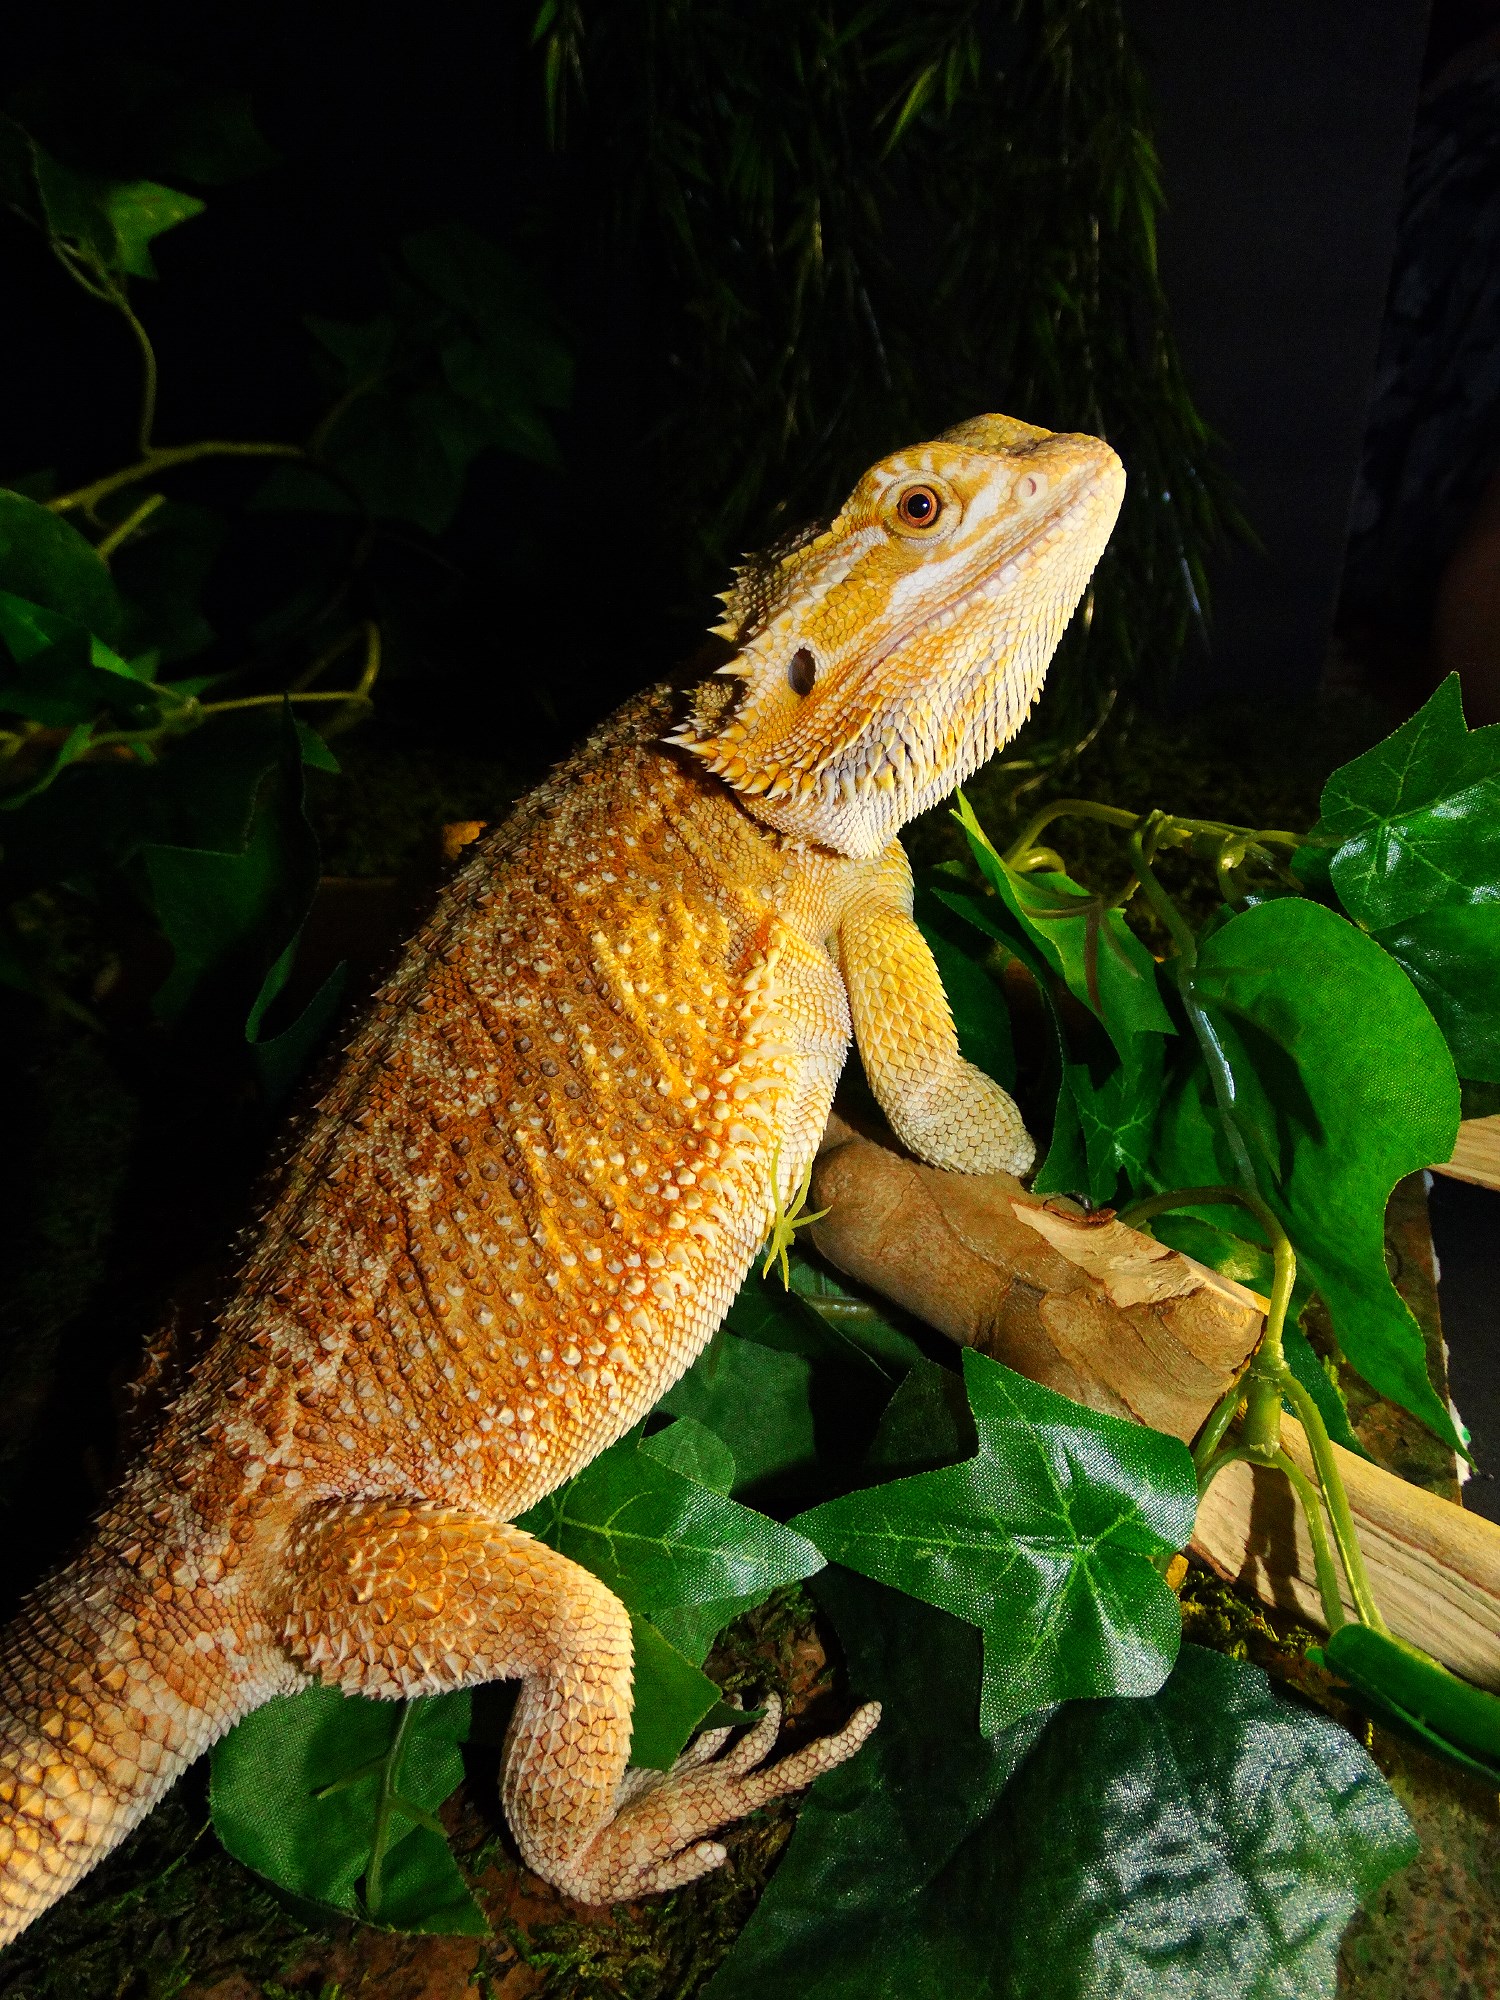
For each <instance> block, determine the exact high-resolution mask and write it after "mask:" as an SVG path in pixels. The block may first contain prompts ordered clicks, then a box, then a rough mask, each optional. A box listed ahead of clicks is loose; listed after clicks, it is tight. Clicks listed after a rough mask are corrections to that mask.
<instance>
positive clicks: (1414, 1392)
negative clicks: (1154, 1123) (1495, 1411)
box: [1152, 896, 1459, 1442]
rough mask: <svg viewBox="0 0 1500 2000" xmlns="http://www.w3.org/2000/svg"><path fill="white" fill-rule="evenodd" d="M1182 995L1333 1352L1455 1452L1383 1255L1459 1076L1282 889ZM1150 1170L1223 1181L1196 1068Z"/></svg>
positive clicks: (1358, 937) (1446, 1147)
mask: <svg viewBox="0 0 1500 2000" xmlns="http://www.w3.org/2000/svg"><path fill="white" fill-rule="evenodd" d="M1191 991H1192V995H1193V997H1194V999H1195V1000H1196V1002H1197V1004H1198V1005H1200V1006H1201V1007H1202V1008H1203V1010H1204V1014H1205V1018H1206V1020H1207V1023H1208V1032H1209V1034H1210V1036H1211V1037H1212V1042H1213V1046H1214V1048H1215V1050H1216V1052H1217V1053H1216V1057H1215V1059H1216V1060H1217V1061H1221V1062H1222V1063H1223V1064H1224V1066H1225V1071H1226V1074H1227V1077H1228V1079H1229V1084H1228V1086H1227V1087H1229V1088H1232V1091H1233V1098H1234V1112H1233V1116H1234V1120H1235V1124H1236V1127H1237V1129H1238V1131H1239V1133H1240V1135H1241V1138H1242V1140H1243V1142H1244V1145H1245V1147H1246V1149H1247V1151H1248V1153H1249V1156H1250V1159H1251V1162H1252V1164H1253V1166H1254V1169H1255V1172H1256V1175H1257V1178H1258V1181H1259V1183H1260V1189H1261V1193H1262V1194H1263V1195H1264V1197H1265V1198H1266V1200H1267V1201H1269V1202H1270V1203H1271V1205H1272V1207H1273V1208H1275V1209H1276V1211H1277V1213H1278V1214H1279V1216H1280V1217H1281V1220H1282V1222H1283V1224H1284V1226H1285V1227H1286V1229H1287V1231H1288V1233H1289V1234H1290V1236H1291V1238H1292V1241H1293V1243H1294V1244H1295V1245H1296V1246H1297V1252H1298V1258H1299V1264H1300V1267H1301V1269H1302V1273H1303V1275H1304V1276H1305V1277H1306V1278H1307V1279H1309V1280H1310V1281H1311V1282H1312V1283H1313V1284H1314V1285H1316V1286H1317V1288H1318V1290H1319V1291H1320V1292H1321V1293H1322V1295H1323V1298H1324V1300H1325V1301H1326V1303H1327V1305H1328V1309H1329V1312H1330V1313H1331V1314H1332V1316H1333V1323H1334V1330H1335V1332H1336V1334H1337V1335H1338V1340H1339V1345H1340V1346H1341V1347H1342V1349H1343V1350H1344V1352H1345V1353H1346V1354H1347V1355H1348V1357H1349V1359H1350V1361H1351V1362H1352V1363H1353V1364H1354V1366H1355V1367H1356V1368H1357V1369H1358V1370H1359V1372H1360V1373H1361V1374H1362V1375H1363V1376H1364V1377H1365V1379H1366V1381H1368V1382H1369V1383H1371V1384H1372V1385H1373V1386H1374V1387H1375V1388H1376V1389H1378V1390H1379V1391H1380V1393H1381V1394H1382V1395H1384V1396H1388V1397H1390V1398H1391V1400H1392V1401H1393V1402H1397V1403H1400V1404H1401V1405H1402V1406H1403V1408H1405V1409H1408V1410H1411V1411H1412V1412H1413V1413H1414V1414H1415V1415H1416V1416H1419V1417H1420V1418H1421V1419H1422V1420H1423V1422H1424V1423H1426V1424H1428V1425H1429V1426H1430V1427H1431V1428H1432V1429H1433V1430H1434V1431H1435V1432H1436V1433H1437V1435H1438V1436H1440V1437H1442V1438H1444V1439H1447V1440H1450V1441H1454V1442H1456V1434H1455V1432H1454V1429H1453V1423H1452V1419H1451V1417H1450V1415H1449V1413H1448V1411H1447V1408H1446V1407H1445V1405H1444V1404H1443V1403H1442V1402H1441V1401H1440V1399H1439V1398H1438V1396H1437V1395H1436V1393H1435V1392H1434V1390H1433V1388H1432V1386H1431V1384H1430V1383H1429V1382H1428V1379H1427V1369H1426V1361H1425V1354H1424V1348H1423V1343H1422V1335H1421V1330H1420V1329H1419V1327H1418V1326H1417V1323H1416V1321H1415V1320H1414V1319H1413V1318H1412V1315H1411V1312H1410V1310H1409V1309H1408V1308H1407V1306H1406V1305H1405V1303H1404V1302H1403V1300H1402V1299H1401V1297H1400V1294H1399V1293H1398V1292H1397V1291H1396V1288H1395V1286H1394V1285H1393V1284H1392V1283H1391V1280H1390V1276H1389V1273H1388V1272H1387V1270H1386V1262H1385V1233H1384V1219H1385V1208H1386V1202H1387V1200H1388V1199H1389V1196H1390V1192H1391V1189H1392V1188H1393V1187H1394V1186H1395V1185H1396V1182H1397V1181H1398V1180H1400V1179H1401V1178H1402V1177H1403V1176H1404V1175H1406V1174H1409V1173H1412V1172H1414V1171H1415V1170H1416V1169H1418V1168H1420V1167H1427V1166H1430V1165H1431V1164H1432V1163H1433V1161H1435V1160H1446V1159H1447V1158H1448V1157H1449V1155H1450V1154H1451V1153H1452V1151H1453V1144H1454V1140H1455V1137H1456V1135H1457V1131H1458V1112H1459V1093H1458V1081H1457V1078H1456V1077H1455V1075H1454V1071H1453V1063H1452V1060H1451V1058H1450V1056H1449V1054H1448V1050H1447V1046H1446V1044H1445V1043H1444V1041H1443V1037H1442V1034H1441V1032H1440V1031H1439V1029H1438V1027H1437V1025H1436V1023H1435V1022H1434V1021H1433V1018H1432V1016H1431V1014H1430V1013H1429V1012H1428V1011H1427V1009H1426V1007H1425V1006H1424V1005H1423V1004H1422V1002H1421V1000H1420V999H1419V998H1418V997H1417V995H1416V993H1415V992H1414V991H1413V989H1412V986H1411V982H1410V981H1409V980H1408V979H1407V978H1406V976H1405V975H1404V974H1403V973H1402V971H1401V970H1400V968H1399V967H1398V966H1396V965H1394V964H1393V963H1392V961H1391V960H1390V959H1389V958H1388V957H1387V956H1386V954H1385V953H1384V952H1383V951H1381V949H1380V948H1379V946H1378V945H1376V944H1375V943H1373V942H1372V941H1371V939H1369V938H1368V937H1366V936H1365V935H1364V934H1363V933H1362V932H1360V931H1359V930H1357V929H1356V928H1355V927H1354V925H1352V924H1350V923H1347V922H1346V921H1345V920H1344V919H1343V918H1342V917H1339V916H1336V915H1335V914H1334V913H1333V911H1331V910H1326V909H1324V908H1323V907H1322V906H1321V905H1320V904H1317V903H1312V902H1307V901H1304V900H1303V899H1302V898H1300V897H1292V896H1288V897H1283V898H1280V899H1279V900H1277V901H1275V902H1269V903H1262V904H1260V905H1259V906H1258V907H1256V908H1254V909H1251V910H1246V911H1245V912H1243V913H1242V914H1241V915H1239V916H1236V917H1234V918H1232V919H1231V920H1230V921H1229V922H1228V923H1227V924H1225V925H1224V926H1223V927H1222V928H1221V929H1219V930H1217V931H1215V932H1214V933H1213V935H1212V936H1211V937H1210V938H1208V939H1207V941H1206V942H1205V943H1204V944H1203V945H1202V947H1201V948H1200V951H1199V954H1198V963H1197V968H1196V971H1195V973H1194V975H1193V979H1192V985H1191ZM1152 1173H1153V1175H1154V1177H1155V1181H1156V1184H1157V1185H1158V1186H1160V1187H1181V1186H1192V1185H1200V1184H1202V1183H1205V1182H1211V1181H1219V1182H1230V1183H1233V1182H1235V1181H1236V1180H1237V1179H1238V1175H1237V1173H1236V1171H1235V1168H1234V1162H1233V1158H1232V1156H1231V1155H1230V1154H1229V1152H1228V1151H1227V1149H1226V1145H1225V1140H1224V1136H1223V1125H1222V1118H1221V1114H1220V1111H1219V1108H1218V1105H1217V1103H1216V1101H1215V1099H1214V1097H1213V1094H1212V1092H1211V1090H1210V1087H1209V1082H1208V1076H1207V1072H1206V1070H1205V1069H1204V1068H1203V1066H1202V1064H1201V1062H1198V1061H1196V1060H1194V1061H1192V1062H1191V1063H1189V1064H1185V1065H1184V1066H1183V1067H1182V1068H1180V1069H1179V1073H1178V1076H1177V1079H1176V1082H1175V1085H1174V1086H1173V1087H1172V1088H1171V1089H1170V1090H1169V1093H1168V1097H1167V1101H1166V1103H1165V1104H1164V1106H1163V1112H1162V1119H1161V1123H1160V1125H1159V1127H1158V1142H1157V1150H1156V1154H1155V1157H1154V1161H1153V1165H1152Z"/></svg>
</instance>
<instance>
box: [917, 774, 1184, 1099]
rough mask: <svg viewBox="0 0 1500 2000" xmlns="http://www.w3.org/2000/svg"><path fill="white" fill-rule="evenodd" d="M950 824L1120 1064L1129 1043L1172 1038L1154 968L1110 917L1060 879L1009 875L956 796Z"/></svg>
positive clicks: (1093, 897)
mask: <svg viewBox="0 0 1500 2000" xmlns="http://www.w3.org/2000/svg"><path fill="white" fill-rule="evenodd" d="M957 818H958V821H959V824H960V825H961V826H962V827H963V829H964V832H965V833H966V834H967V835H968V837H969V846H970V849H971V850H972V852H973V855H974V859H975V861H976V862H977V863H978V864H979V867H980V869H981V871H982V872H983V874H984V877H985V879H986V881H988V882H989V884H990V886H991V888H993V889H994V891H995V893H996V895H997V896H998V897H999V899H1000V901H1001V903H1002V904H1003V905H1004V907H1005V908H1006V909H1007V910H1008V911H1009V912H1010V914H1011V916H1012V918H1013V919H1014V920H1015V922H1016V923H1017V924H1018V925H1019V926H1020V927H1021V930H1022V932H1023V933H1024V935H1025V937H1026V938H1027V940H1028V941H1029V942H1030V943H1031V944H1032V945H1033V946H1034V948H1035V949H1036V950H1037V951H1038V952H1040V953H1041V955H1042V957H1043V958H1044V959H1045V961H1046V962H1047V964H1049V965H1050V966H1052V967H1053V968H1054V969H1055V970H1056V971H1057V972H1059V973H1060V974H1061V975H1062V977H1063V979H1064V980H1065V981H1066V983H1067V987H1068V991H1069V992H1070V993H1071V994H1072V995H1073V998H1074V999H1075V1000H1077V1001H1079V1002H1081V1004H1082V1005H1083V1006H1085V1007H1087V1008H1088V1009H1089V1011H1090V1012H1091V1013H1092V1014H1094V1015H1095V1016H1096V1017H1097V1018H1098V1019H1099V1020H1100V1021H1102V1022H1103V1024H1104V1027H1105V1029H1106V1030H1107V1032H1108V1034H1109V1037H1110V1039H1111V1041H1113V1043H1114V1045H1115V1049H1116V1051H1117V1052H1118V1054H1119V1057H1120V1060H1121V1061H1122V1062H1125V1063H1128V1062H1129V1061H1130V1059H1131V1053H1132V1050H1131V1038H1132V1037H1133V1036H1136V1035H1143V1034H1155V1035H1171V1034H1175V1033H1176V1028H1175V1026H1174V1025H1173V1022H1172V1018H1171V1016H1170V1015H1169V1014H1168V1012H1167V1010H1166V1007H1165V1005H1164V1003H1163V1001H1162V997H1161V988H1160V984H1159V981H1158V976H1157V970H1156V962H1155V960H1154V959H1153V958H1152V956H1151V954H1150V952H1149V951H1147V949H1146V947H1145V946H1144V945H1143V944H1142V943H1141V941H1140V939H1139V938H1138V937H1137V936H1136V935H1135V933H1134V932H1133V931H1132V930H1131V929H1130V927H1129V926H1128V925H1127V924H1126V922H1125V919H1124V918H1123V917H1122V916H1121V915H1120V913H1119V911H1118V910H1115V909H1111V908H1110V907H1109V906H1108V905H1107V904H1106V903H1105V901H1104V899H1103V897H1102V896H1101V895H1099V894H1096V893H1094V892H1092V891H1090V890H1087V889H1082V888H1080V887H1079V885H1078V884H1077V883H1076V882H1074V881H1072V880H1071V879H1070V878H1069V877H1068V876H1066V875H1059V874H1056V873H1041V874H1035V875H1020V874H1017V872H1016V870H1015V869H1014V868H1012V867H1010V866H1009V864H1008V863H1007V862H1006V861H1004V860H1003V859H1002V858H1001V856H1000V855H999V854H997V853H996V851H995V849H994V848H993V847H992V846H991V845H990V841H989V837H988V835H987V834H986V833H985V831H984V829H983V827H981V826H980V824H979V822H978V820H977V819H976V818H975V817H974V812H973V808H972V807H971V806H970V805H969V802H968V800H967V799H965V798H964V797H963V794H962V793H960V794H959V809H958V813H957ZM944 900H946V898H945V899H944Z"/></svg>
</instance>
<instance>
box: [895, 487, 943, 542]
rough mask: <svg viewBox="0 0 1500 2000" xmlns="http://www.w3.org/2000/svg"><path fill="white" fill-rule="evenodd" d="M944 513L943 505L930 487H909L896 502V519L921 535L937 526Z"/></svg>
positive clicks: (904, 526)
mask: <svg viewBox="0 0 1500 2000" xmlns="http://www.w3.org/2000/svg"><path fill="white" fill-rule="evenodd" d="M942 511H943V503H942V501H941V500H940V499H939V498H938V496H937V494H936V493H934V492H933V490H932V488H931V487H930V486H908V487H907V489H906V491H905V492H904V493H903V494H902V495H901V498H900V499H899V500H898V501H897V502H896V519H897V520H898V521H899V522H900V523H901V525H902V527H903V528H906V529H909V530H915V532H916V533H917V534H919V535H920V534H923V533H925V532H926V530H927V529H928V528H934V527H936V526H937V519H938V516H939V514H941V513H942Z"/></svg>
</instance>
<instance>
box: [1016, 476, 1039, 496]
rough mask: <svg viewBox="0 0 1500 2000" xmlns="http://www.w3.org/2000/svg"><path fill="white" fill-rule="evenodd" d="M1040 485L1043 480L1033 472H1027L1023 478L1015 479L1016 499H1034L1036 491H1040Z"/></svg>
mask: <svg viewBox="0 0 1500 2000" xmlns="http://www.w3.org/2000/svg"><path fill="white" fill-rule="evenodd" d="M1042 485H1043V482H1042V481H1041V480H1040V479H1038V478H1037V476H1036V474H1035V473H1034V472H1028V473H1027V475H1026V477H1025V478H1024V479H1018V480H1017V481H1016V498H1017V499H1018V500H1034V499H1035V498H1036V496H1037V495H1038V493H1040V492H1041V490H1042Z"/></svg>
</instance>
